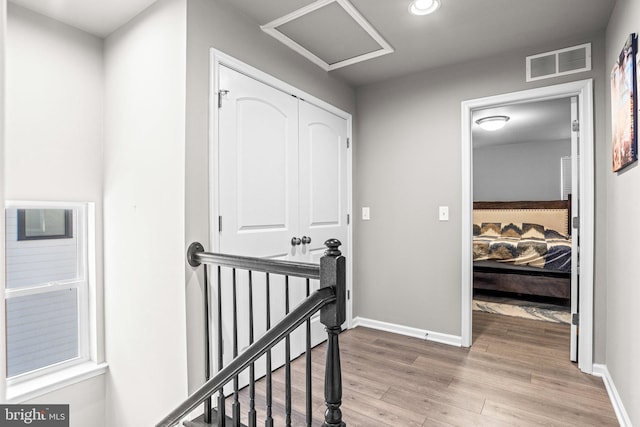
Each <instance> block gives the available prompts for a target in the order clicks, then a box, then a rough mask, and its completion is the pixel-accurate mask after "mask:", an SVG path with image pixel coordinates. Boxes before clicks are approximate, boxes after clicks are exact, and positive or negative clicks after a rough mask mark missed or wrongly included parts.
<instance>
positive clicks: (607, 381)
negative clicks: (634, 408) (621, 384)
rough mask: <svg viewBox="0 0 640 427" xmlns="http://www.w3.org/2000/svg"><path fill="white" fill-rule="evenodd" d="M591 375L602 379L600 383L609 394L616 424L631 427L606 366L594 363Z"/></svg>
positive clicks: (621, 426)
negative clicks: (616, 419)
mask: <svg viewBox="0 0 640 427" xmlns="http://www.w3.org/2000/svg"><path fill="white" fill-rule="evenodd" d="M593 375H595V376H597V377H601V378H602V382H604V386H605V388H606V389H607V393H608V394H609V399H610V400H611V405H612V406H613V410H614V411H615V413H616V417H617V418H618V423H620V427H631V426H632V424H631V419H630V418H629V414H628V413H627V411H626V409H625V408H624V404H623V403H622V400H621V399H620V395H619V394H618V390H617V389H616V385H615V384H614V382H613V378H611V374H610V373H609V369H608V368H607V365H601V364H599V363H594V364H593Z"/></svg>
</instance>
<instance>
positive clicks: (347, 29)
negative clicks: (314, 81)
mask: <svg viewBox="0 0 640 427" xmlns="http://www.w3.org/2000/svg"><path fill="white" fill-rule="evenodd" d="M261 28H262V30H263V31H265V32H266V33H267V34H269V35H271V36H272V37H275V38H276V39H278V40H279V41H280V42H282V43H284V44H285V45H287V46H288V47H290V48H291V49H293V50H295V51H296V52H298V53H299V54H301V55H303V56H304V57H306V58H307V59H309V60H310V61H312V62H313V63H315V64H316V65H318V66H320V67H321V68H323V69H324V70H325V71H331V70H335V69H337V68H341V67H345V66H347V65H351V64H355V63H357V62H361V61H366V60H368V59H372V58H376V57H378V56H381V55H386V54H388V53H392V52H393V48H392V47H391V46H390V45H389V44H388V43H387V42H386V41H385V40H384V39H383V38H382V36H381V35H380V34H378V32H377V31H376V30H375V29H374V28H373V27H372V26H371V24H369V22H367V20H366V19H364V17H363V16H362V15H361V14H360V13H359V12H358V11H357V10H356V9H355V8H354V7H353V5H352V4H351V3H349V1H348V0H318V1H316V2H314V3H311V4H310V5H308V6H305V7H303V8H301V9H298V10H296V11H294V12H292V13H290V14H288V15H285V16H283V17H281V18H278V19H276V20H274V21H271V22H270V23H268V24H266V25H263V26H261Z"/></svg>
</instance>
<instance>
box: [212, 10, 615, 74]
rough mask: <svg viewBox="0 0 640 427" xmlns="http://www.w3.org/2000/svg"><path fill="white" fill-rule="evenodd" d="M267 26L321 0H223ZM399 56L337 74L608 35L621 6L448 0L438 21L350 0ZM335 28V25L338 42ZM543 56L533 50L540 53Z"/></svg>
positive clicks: (394, 70) (400, 70)
mask: <svg viewBox="0 0 640 427" xmlns="http://www.w3.org/2000/svg"><path fill="white" fill-rule="evenodd" d="M218 1H220V2H226V3H229V5H231V6H232V7H235V8H237V9H239V10H241V11H242V12H243V13H244V14H245V15H247V16H248V17H249V18H250V19H252V20H253V21H254V22H255V23H256V25H264V24H267V23H269V22H270V21H272V20H275V19H277V18H279V17H281V16H284V15H286V14H288V13H291V12H293V11H295V10H297V9H299V8H301V7H303V6H306V5H308V4H310V3H313V0H269V1H259V2H258V1H256V0H218ZM350 1H351V4H353V6H354V7H355V9H356V10H358V12H359V13H360V14H361V15H362V16H363V17H364V18H365V19H366V20H367V21H368V22H369V23H370V24H371V25H372V26H373V27H374V28H375V29H376V30H377V31H378V32H379V33H380V35H381V36H382V37H383V38H384V39H385V40H386V41H387V42H388V43H389V44H390V45H391V47H392V48H393V49H394V50H395V52H394V53H392V54H389V55H384V56H380V57H378V58H374V59H371V60H368V61H365V62H361V63H358V64H354V65H350V66H348V67H344V68H340V69H338V70H335V71H331V73H332V74H333V75H335V76H338V77H340V78H342V79H344V80H345V81H346V82H347V83H349V84H351V85H353V86H361V85H365V84H370V83H375V82H379V81H381V80H385V79H388V78H392V77H398V76H402V75H406V74H410V73H414V72H418V71H421V70H425V69H429V68H436V67H442V66H446V65H451V64H456V63H461V62H466V61H469V60H471V59H476V58H483V57H487V56H491V55H496V54H499V53H502V52H505V51H509V50H514V49H520V48H524V47H527V46H536V45H542V44H546V43H551V42H557V41H558V40H563V39H569V38H573V37H577V36H582V35H584V34H587V33H590V32H593V31H597V30H600V29H604V28H605V26H606V24H607V22H608V20H609V16H610V15H611V11H612V9H613V6H614V4H615V0H562V1H558V0H534V1H524V0H490V1H479V0H442V6H441V7H440V9H438V10H437V11H436V12H435V13H434V14H432V15H426V16H414V15H411V14H409V12H408V6H409V0H350ZM335 30H336V29H335V28H334V27H333V26H332V25H331V23H330V22H329V23H327V26H326V31H327V33H328V34H330V35H331V37H332V38H336V36H335ZM535 53H539V52H532V54H535Z"/></svg>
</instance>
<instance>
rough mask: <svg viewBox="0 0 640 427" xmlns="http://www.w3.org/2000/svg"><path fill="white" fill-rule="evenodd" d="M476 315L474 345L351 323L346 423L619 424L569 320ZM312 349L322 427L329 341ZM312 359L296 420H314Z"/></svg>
mask: <svg viewBox="0 0 640 427" xmlns="http://www.w3.org/2000/svg"><path fill="white" fill-rule="evenodd" d="M473 316H474V317H473V321H474V323H473V330H474V339H473V346H472V347H471V349H461V348H456V347H452V346H448V345H444V344H437V343H433V342H428V341H424V340H420V339H416V338H409V337H405V336H400V335H395V334H391V333H387V332H380V331H376V330H372V329H367V328H362V327H358V328H355V329H352V330H349V331H345V332H343V333H342V334H341V335H340V349H341V354H342V373H343V374H342V375H343V401H342V413H343V418H344V421H345V422H346V423H347V426H349V427H355V426H366V427H375V426H402V427H410V426H492V427H496V426H497V427H499V426H533V425H546V426H617V425H618V423H617V421H616V417H615V414H614V412H613V409H612V406H611V403H610V401H609V398H608V396H607V393H606V390H605V388H604V385H603V383H602V380H601V379H600V378H597V377H593V376H590V375H586V374H583V373H581V372H580V371H579V370H578V368H577V367H576V366H575V365H574V364H572V363H571V362H570V361H569V355H568V333H569V327H568V326H567V325H562V324H555V323H549V322H543V321H539V320H528V319H520V318H515V317H507V316H501V315H496V314H489V313H477V312H475V313H474V314H473ZM312 355H313V381H314V383H313V408H314V421H313V425H314V426H319V425H321V424H322V417H323V413H324V404H323V378H322V375H323V372H324V346H319V347H318V348H316V349H314V350H313V352H312ZM304 363H305V362H304V357H303V358H300V359H298V360H296V361H294V363H293V365H292V372H293V374H292V386H293V389H294V392H293V393H294V398H293V405H292V406H293V411H294V414H293V417H292V425H294V426H304V425H305V419H304V415H303V414H304V408H305V398H304V389H305V379H304ZM283 371H284V369H280V370H279V371H277V372H276V373H275V374H274V380H273V381H274V386H273V395H274V401H277V403H275V404H274V407H273V411H274V417H275V418H276V420H275V425H276V426H283V425H284V422H283V412H284V409H283V408H284V406H283V404H282V402H283V399H284V398H283V396H284V381H283V378H284V372H283ZM256 393H257V399H256V402H257V405H258V406H259V409H258V411H259V412H258V418H259V421H258V425H264V423H263V422H262V421H260V419H263V418H264V409H263V408H264V385H263V384H261V383H260V384H259V385H258V386H257V391H256ZM246 394H247V392H246V391H243V396H242V399H241V402H242V408H243V409H242V412H243V413H244V412H245V410H246V408H248V406H247V396H246ZM227 403H228V404H229V403H230V402H229V401H227ZM243 417H246V415H243ZM243 422H244V423H245V424H246V418H244V421H243Z"/></svg>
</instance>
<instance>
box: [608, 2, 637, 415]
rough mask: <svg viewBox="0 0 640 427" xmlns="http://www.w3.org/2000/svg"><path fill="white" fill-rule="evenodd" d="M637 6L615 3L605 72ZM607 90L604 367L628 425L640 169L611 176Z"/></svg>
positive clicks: (632, 401)
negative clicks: (609, 376) (613, 385)
mask: <svg viewBox="0 0 640 427" xmlns="http://www.w3.org/2000/svg"><path fill="white" fill-rule="evenodd" d="M639 22H640V2H637V1H634V0H618V2H617V3H616V6H615V9H614V11H613V13H612V15H611V20H610V21H609V25H608V27H607V36H606V37H607V44H606V49H607V50H606V70H607V72H608V71H609V70H611V69H612V67H613V64H614V62H615V61H616V59H617V57H618V55H619V54H620V50H621V49H622V46H623V45H624V43H625V40H626V39H627V37H628V36H629V34H630V33H633V32H635V33H639V32H640V24H639ZM609 97H610V91H609V87H608V86H607V98H606V101H607V102H606V105H607V114H606V129H607V130H606V169H604V170H603V171H602V179H604V180H606V184H607V215H608V219H609V221H607V240H606V250H607V251H606V261H607V277H606V283H607V324H606V337H607V341H606V349H607V351H606V365H607V368H608V370H609V373H610V374H611V378H612V379H613V381H614V383H615V386H616V388H617V391H618V394H619V396H620V400H621V401H622V403H623V404H624V407H625V408H626V410H627V413H628V416H629V419H630V422H631V423H630V424H629V425H640V404H639V402H640V365H638V360H640V341H639V340H638V337H639V336H640V323H639V322H638V320H637V313H638V311H639V310H640V286H638V280H637V279H636V278H637V277H638V270H637V265H638V259H640V248H639V247H638V245H637V242H638V241H640V224H639V223H638V221H636V220H635V219H636V218H639V217H640V168H639V167H638V163H635V164H633V165H632V166H630V167H628V168H627V169H625V170H623V171H622V172H619V173H613V172H611V164H612V158H611V103H610V101H609V99H610V98H609Z"/></svg>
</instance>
